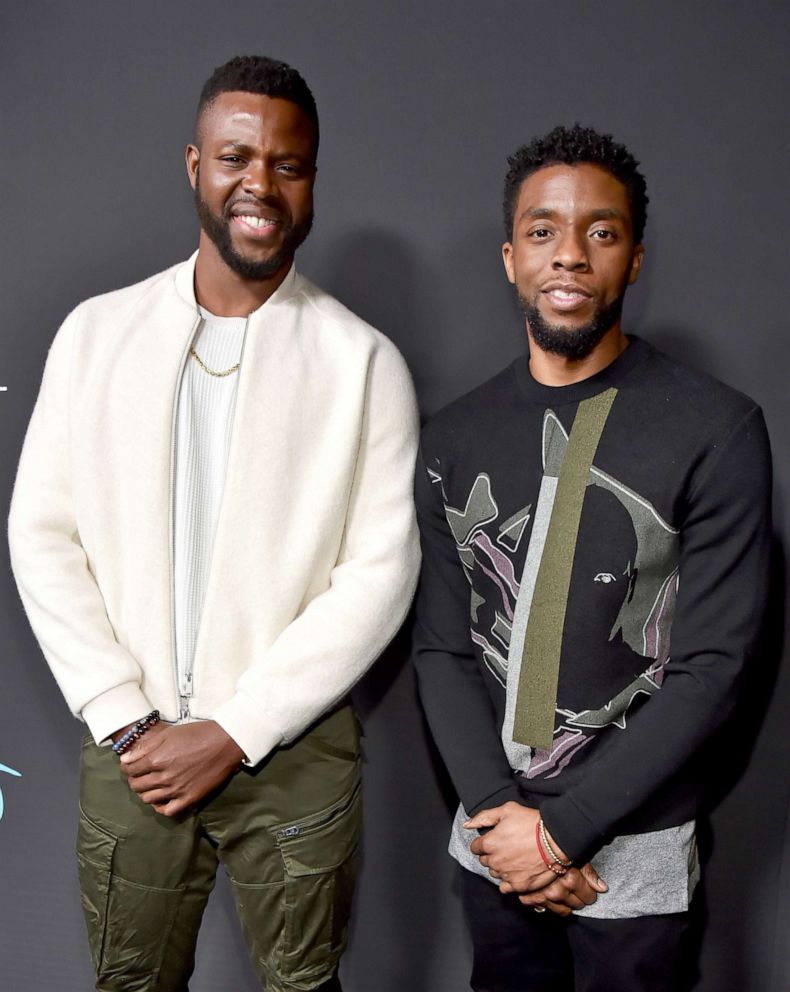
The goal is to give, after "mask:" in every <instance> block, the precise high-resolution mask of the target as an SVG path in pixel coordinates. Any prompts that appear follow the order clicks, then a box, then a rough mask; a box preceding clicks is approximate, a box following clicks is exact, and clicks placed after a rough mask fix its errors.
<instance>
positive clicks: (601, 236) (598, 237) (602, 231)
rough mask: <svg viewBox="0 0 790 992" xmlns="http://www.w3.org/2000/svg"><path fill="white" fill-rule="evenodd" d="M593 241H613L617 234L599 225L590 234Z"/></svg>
mask: <svg viewBox="0 0 790 992" xmlns="http://www.w3.org/2000/svg"><path fill="white" fill-rule="evenodd" d="M590 237H591V238H592V239H593V240H594V241H614V240H615V238H616V237H617V235H616V234H615V233H614V231H609V230H607V229H606V228H605V227H599V228H597V229H596V230H595V231H593V232H592V233H591V234H590Z"/></svg>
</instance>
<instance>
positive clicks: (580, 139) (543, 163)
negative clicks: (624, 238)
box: [502, 124, 649, 244]
mask: <svg viewBox="0 0 790 992" xmlns="http://www.w3.org/2000/svg"><path fill="white" fill-rule="evenodd" d="M507 162H508V165H509V166H510V168H509V169H508V173H507V175H506V176H505V194H504V197H503V200H502V210H503V213H504V220H505V236H506V237H507V239H508V241H509V240H510V238H511V237H512V236H513V218H514V214H515V211H516V203H517V202H518V196H519V193H520V192H521V184H522V183H523V182H524V180H525V179H526V178H527V176H531V175H532V173H533V172H537V171H538V169H544V168H546V167H547V166H550V165H579V164H581V163H582V162H587V163H590V164H591V165H598V166H600V167H601V168H602V169H606V171H607V172H611V174H612V175H613V176H614V177H615V179H619V181H620V182H621V183H622V184H623V186H625V188H626V190H627V192H628V202H629V203H630V205H631V220H632V223H633V228H634V243H635V244H640V243H641V241H642V236H643V235H644V233H645V223H646V221H647V204H648V202H649V199H648V196H647V183H646V182H645V177H644V176H643V175H642V173H641V172H640V171H639V169H638V168H637V166H638V165H639V162H637V160H636V159H635V158H634V156H633V155H632V154H631V153H630V152H629V151H628V149H627V148H626V147H625V145H621V144H619V143H618V142H617V141H615V140H614V139H613V138H612V136H611V134H599V133H598V132H597V131H594V130H593V129H592V128H591V127H582V126H581V125H580V124H574V125H573V127H562V126H560V127H555V128H554V130H553V131H549V133H548V134H545V135H543V136H542V137H540V138H533V140H532V141H530V143H529V144H528V145H522V146H521V148H519V149H518V151H517V152H515V153H514V154H513V155H510V156H509V157H508V160H507Z"/></svg>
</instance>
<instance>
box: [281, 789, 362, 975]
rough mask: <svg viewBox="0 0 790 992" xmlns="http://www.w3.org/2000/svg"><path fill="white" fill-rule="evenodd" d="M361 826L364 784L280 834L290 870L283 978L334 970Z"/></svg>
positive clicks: (344, 927) (343, 939)
mask: <svg viewBox="0 0 790 992" xmlns="http://www.w3.org/2000/svg"><path fill="white" fill-rule="evenodd" d="M361 827H362V802H361V792H360V786H359V784H357V785H356V786H355V788H354V789H353V790H352V792H351V793H350V794H349V795H347V796H345V797H344V798H343V799H341V800H340V801H339V802H337V803H335V804H333V805H332V806H330V807H328V808H327V809H325V810H322V811H320V812H318V813H314V814H313V815H312V816H310V817H304V818H303V819H301V820H297V821H295V822H293V823H289V824H284V825H282V826H281V827H280V828H279V829H278V831H277V833H276V843H277V847H278V848H279V850H280V854H281V855H282V859H283V866H284V869H285V875H284V878H285V886H284V893H283V900H284V920H283V935H282V944H281V958H280V960H281V967H280V968H278V972H279V974H280V975H281V977H282V978H283V979H286V980H287V981H292V982H297V981H305V980H308V979H310V978H314V977H320V976H322V975H324V974H326V976H327V977H329V975H330V974H331V972H332V970H333V969H334V967H335V965H336V964H337V962H338V960H339V958H340V955H341V954H342V953H343V950H344V948H345V945H346V939H347V934H348V918H349V914H350V912H351V899H352V896H353V892H354V882H355V879H356V867H357V849H358V846H359V836H360V831H361Z"/></svg>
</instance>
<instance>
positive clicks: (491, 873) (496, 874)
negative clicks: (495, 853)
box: [488, 868, 502, 878]
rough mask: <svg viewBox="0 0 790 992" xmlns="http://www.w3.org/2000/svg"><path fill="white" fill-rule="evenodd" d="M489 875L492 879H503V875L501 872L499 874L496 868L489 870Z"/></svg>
mask: <svg viewBox="0 0 790 992" xmlns="http://www.w3.org/2000/svg"><path fill="white" fill-rule="evenodd" d="M488 874H489V875H490V876H491V877H492V878H501V877H502V876H501V875H500V874H499V872H498V871H497V870H496V869H495V868H489V869H488Z"/></svg>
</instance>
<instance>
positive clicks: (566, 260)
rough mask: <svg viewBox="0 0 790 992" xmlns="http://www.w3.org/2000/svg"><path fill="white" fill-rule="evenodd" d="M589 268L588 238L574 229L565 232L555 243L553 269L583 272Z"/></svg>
mask: <svg viewBox="0 0 790 992" xmlns="http://www.w3.org/2000/svg"><path fill="white" fill-rule="evenodd" d="M588 266H589V259H588V257H587V241H586V238H585V237H584V236H583V235H582V234H581V233H579V232H577V231H574V230H572V229H569V230H566V231H564V232H563V233H562V234H561V236H560V237H559V238H557V241H556V242H555V250H554V258H553V259H552V268H555V269H566V270H567V271H568V272H583V271H584V270H585V269H587V268H588Z"/></svg>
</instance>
